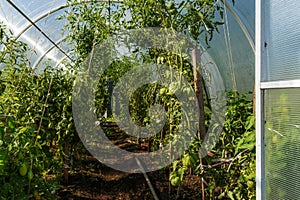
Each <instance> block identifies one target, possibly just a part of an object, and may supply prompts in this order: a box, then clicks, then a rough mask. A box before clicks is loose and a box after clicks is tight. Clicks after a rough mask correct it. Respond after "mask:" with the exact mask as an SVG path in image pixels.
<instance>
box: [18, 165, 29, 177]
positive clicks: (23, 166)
mask: <svg viewBox="0 0 300 200" xmlns="http://www.w3.org/2000/svg"><path fill="white" fill-rule="evenodd" d="M27 170H28V167H27V165H26V164H25V163H24V164H22V166H21V167H20V169H19V173H20V175H21V176H25V175H26V173H27Z"/></svg>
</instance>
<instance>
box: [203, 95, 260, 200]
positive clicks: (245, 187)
mask: <svg viewBox="0 0 300 200" xmlns="http://www.w3.org/2000/svg"><path fill="white" fill-rule="evenodd" d="M227 99H228V100H227V111H226V121H225V124H224V131H223V133H222V135H221V137H220V142H219V143H218V144H217V145H216V147H215V149H214V150H215V152H216V153H215V155H213V156H212V157H209V158H206V159H205V161H206V162H207V164H208V166H210V167H208V169H207V171H206V174H205V175H204V176H205V178H206V180H207V181H208V182H209V183H210V185H209V188H208V189H209V194H210V197H211V198H212V199H216V198H218V199H222V198H229V199H255V127H254V125H255V118H254V116H253V102H252V100H251V99H249V95H248V94H243V95H239V94H238V93H237V92H236V91H229V92H228V93H227ZM212 166H213V167H212Z"/></svg>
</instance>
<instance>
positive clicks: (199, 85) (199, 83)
mask: <svg viewBox="0 0 300 200" xmlns="http://www.w3.org/2000/svg"><path fill="white" fill-rule="evenodd" d="M198 55H199V57H198V58H199V60H200V61H199V64H200V68H199V71H198V70H197V60H198V59H197V56H198ZM200 58H201V57H200V49H194V50H193V52H192V59H193V72H194V88H195V93H196V97H197V100H198V105H199V112H200V116H199V122H198V139H199V141H201V140H202V141H203V140H204V138H205V135H206V128H205V115H204V98H203V95H204V93H203V89H204V88H203V76H202V67H201V59H200ZM199 159H200V169H201V174H202V176H203V160H202V156H201V152H199ZM201 189H202V200H205V188H204V178H203V177H202V178H201Z"/></svg>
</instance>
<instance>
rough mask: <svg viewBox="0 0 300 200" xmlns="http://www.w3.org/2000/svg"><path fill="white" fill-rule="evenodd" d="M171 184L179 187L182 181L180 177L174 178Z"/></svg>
mask: <svg viewBox="0 0 300 200" xmlns="http://www.w3.org/2000/svg"><path fill="white" fill-rule="evenodd" d="M171 184H172V185H173V186H176V187H178V186H179V185H180V179H179V177H178V176H177V177H174V178H173V179H171Z"/></svg>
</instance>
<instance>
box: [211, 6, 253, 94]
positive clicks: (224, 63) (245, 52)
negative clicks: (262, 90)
mask: <svg viewBox="0 0 300 200" xmlns="http://www.w3.org/2000/svg"><path fill="white" fill-rule="evenodd" d="M226 2H227V6H228V7H225V8H224V9H225V10H226V11H225V12H224V16H226V15H227V18H226V17H225V19H224V22H225V24H224V25H223V26H221V27H220V28H219V33H214V37H213V40H212V42H211V48H210V49H208V53H209V54H210V55H211V57H212V58H213V60H214V63H216V65H217V66H218V68H219V70H220V73H221V75H222V77H223V81H224V84H225V87H226V89H228V90H229V89H236V90H238V91H239V92H241V93H244V92H248V91H252V90H253V88H254V42H253V38H254V20H255V19H254V7H255V1H254V0H240V1H236V3H235V5H234V6H232V3H231V1H226Z"/></svg>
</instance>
